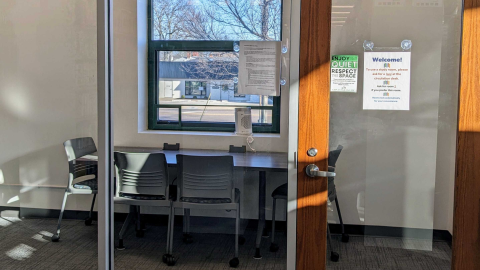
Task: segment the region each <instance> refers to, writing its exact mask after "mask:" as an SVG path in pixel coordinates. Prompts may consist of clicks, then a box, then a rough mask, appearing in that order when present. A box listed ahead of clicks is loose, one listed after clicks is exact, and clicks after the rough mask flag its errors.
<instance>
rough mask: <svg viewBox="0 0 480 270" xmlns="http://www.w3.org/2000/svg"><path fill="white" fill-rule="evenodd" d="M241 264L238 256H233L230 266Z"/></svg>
mask: <svg viewBox="0 0 480 270" xmlns="http://www.w3.org/2000/svg"><path fill="white" fill-rule="evenodd" d="M239 264H240V261H239V260H238V258H233V259H231V260H230V267H233V268H236V267H237V266H238V265H239Z"/></svg>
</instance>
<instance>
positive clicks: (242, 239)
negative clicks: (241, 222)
mask: <svg viewBox="0 0 480 270" xmlns="http://www.w3.org/2000/svg"><path fill="white" fill-rule="evenodd" d="M245 241H247V240H246V239H245V236H243V235H241V236H238V244H239V245H243V244H245Z"/></svg>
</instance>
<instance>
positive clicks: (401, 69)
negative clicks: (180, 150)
mask: <svg viewBox="0 0 480 270" xmlns="http://www.w3.org/2000/svg"><path fill="white" fill-rule="evenodd" d="M410 61H411V53H410V52H365V54H364V72H363V109H364V110H410Z"/></svg>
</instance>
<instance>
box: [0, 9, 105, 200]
mask: <svg viewBox="0 0 480 270" xmlns="http://www.w3.org/2000/svg"><path fill="white" fill-rule="evenodd" d="M0 14H1V15H0V17H1V18H2V19H0V104H1V105H0V127H1V129H0V172H1V174H0V176H1V177H0V178H1V179H0V205H3V206H21V207H32V208H53V209H55V208H56V209H58V208H60V206H61V203H62V198H63V192H64V189H65V186H66V184H67V179H68V178H67V177H68V163H67V161H66V155H65V151H64V149H63V145H62V143H63V142H64V141H65V140H67V139H70V138H75V137H81V136H92V137H96V134H97V113H96V112H97V96H96V95H97V88H96V67H97V66H96V1H94V0H88V1H84V0H76V1H72V0H42V1H38V0H2V1H0ZM2 175H3V176H2ZM39 185H40V186H45V188H38V187H35V186H39ZM15 196H18V200H17V198H16V197H15ZM89 200H91V198H90V197H89V196H76V197H75V196H72V197H71V198H69V201H68V208H69V209H88V208H89V207H88V205H89V203H88V201H89ZM9 201H10V203H9Z"/></svg>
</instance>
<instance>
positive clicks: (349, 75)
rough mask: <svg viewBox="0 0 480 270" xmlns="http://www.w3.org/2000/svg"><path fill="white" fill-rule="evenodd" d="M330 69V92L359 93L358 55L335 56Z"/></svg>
mask: <svg viewBox="0 0 480 270" xmlns="http://www.w3.org/2000/svg"><path fill="white" fill-rule="evenodd" d="M330 67H331V68H330V71H331V76H330V91H332V92H349V93H356V92H357V80H358V55H333V56H332V61H331V62H330Z"/></svg>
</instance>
